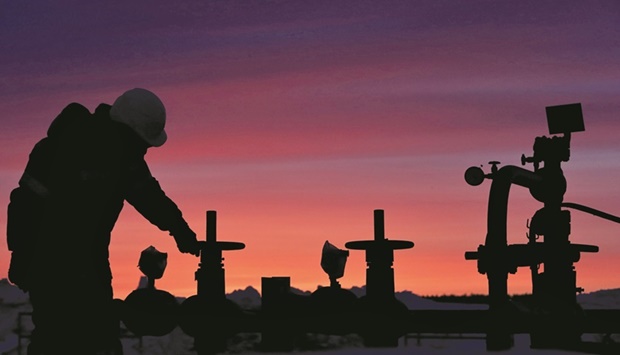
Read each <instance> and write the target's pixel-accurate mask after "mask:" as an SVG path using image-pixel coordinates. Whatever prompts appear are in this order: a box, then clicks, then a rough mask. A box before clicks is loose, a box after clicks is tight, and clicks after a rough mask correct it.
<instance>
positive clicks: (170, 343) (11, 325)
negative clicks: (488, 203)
mask: <svg viewBox="0 0 620 355" xmlns="http://www.w3.org/2000/svg"><path fill="white" fill-rule="evenodd" d="M352 291H353V292H354V293H356V294H357V295H358V296H359V295H360V294H362V293H363V292H364V290H363V289H361V288H354V289H353V290H352ZM228 297H229V298H230V299H231V300H233V301H235V302H236V303H238V304H240V305H241V306H242V307H244V308H250V307H257V306H258V305H259V304H260V294H259V293H258V291H257V290H255V289H253V288H251V287H248V288H246V289H245V290H236V291H234V292H232V293H231V294H229V295H228ZM397 297H398V298H399V299H400V300H401V301H402V302H403V303H405V304H406V305H407V306H408V307H409V308H410V309H486V308H487V307H486V306H485V305H475V304H474V305H464V304H457V303H440V302H435V301H432V300H428V299H425V298H422V297H419V296H417V295H415V294H413V293H411V292H408V291H405V292H398V293H397ZM578 300H579V302H580V303H581V305H582V306H583V307H584V308H587V309H613V308H620V289H613V290H601V291H597V292H592V293H589V294H584V295H580V296H578ZM29 310H30V305H29V303H28V297H27V295H25V294H24V293H23V292H21V291H20V290H19V289H17V288H16V287H14V286H12V285H11V284H9V283H8V281H7V280H0V354H2V355H5V354H6V355H16V354H17V335H16V333H15V330H16V326H17V316H18V314H19V312H27V311H29ZM27 326H28V324H27ZM317 337H318V338H317V339H318V341H322V342H324V343H325V344H326V345H327V344H329V346H331V347H336V348H334V349H329V350H320V351H300V353H303V354H306V355H319V354H320V355H352V354H361V355H375V354H376V355H378V354H388V355H390V354H393V355H399V354H438V355H452V354H459V355H467V354H481V353H486V348H485V342H484V340H483V339H450V340H445V339H426V338H423V339H420V340H418V339H416V338H415V337H410V338H407V339H405V338H402V339H401V340H400V345H399V347H397V348H378V349H373V348H364V347H362V346H361V341H360V339H359V338H357V337H356V336H354V335H353V336H349V337H344V338H343V337H336V336H326V335H325V336H320V335H317ZM238 338H239V339H243V340H242V341H239V342H238V344H237V345H235V346H231V348H230V350H229V353H230V354H262V355H264V354H265V353H261V352H258V351H255V350H253V346H254V345H255V344H256V343H257V341H258V335H256V334H242V335H239V337H238ZM239 339H237V340H239ZM315 340H316V339H315ZM253 344H254V345H253ZM192 345H193V339H192V338H191V337H188V336H187V335H185V334H184V333H183V332H182V331H181V330H180V329H179V328H176V329H175V330H174V331H173V332H172V333H170V334H168V335H167V336H164V337H143V339H142V346H141V347H140V341H139V339H137V338H123V346H124V351H125V355H145V354H146V355H160V354H161V355H164V354H166V355H195V354H196V353H195V351H193V350H192ZM270 354H274V355H277V354H283V353H270ZM497 354H501V355H504V354H505V355H516V354H534V355H536V354H540V355H569V354H572V355H575V354H576V353H574V352H568V351H559V350H532V349H530V348H529V336H527V335H517V336H515V346H514V347H513V348H512V349H510V350H508V351H502V352H498V353H497Z"/></svg>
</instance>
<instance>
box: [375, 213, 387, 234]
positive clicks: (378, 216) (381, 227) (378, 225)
mask: <svg viewBox="0 0 620 355" xmlns="http://www.w3.org/2000/svg"><path fill="white" fill-rule="evenodd" d="M374 213H375V216H374V217H375V218H374V221H375V240H383V239H385V224H384V218H383V210H375V211H374Z"/></svg>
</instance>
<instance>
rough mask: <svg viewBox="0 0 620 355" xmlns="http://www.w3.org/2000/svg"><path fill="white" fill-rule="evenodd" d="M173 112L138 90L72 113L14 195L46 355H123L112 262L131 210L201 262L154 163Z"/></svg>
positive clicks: (57, 124) (15, 273)
mask: <svg viewBox="0 0 620 355" xmlns="http://www.w3.org/2000/svg"><path fill="white" fill-rule="evenodd" d="M165 121H166V111H165V108H164V105H163V103H162V102H161V101H160V99H159V98H158V97H157V96H156V95H155V94H153V93H152V92H150V91H148V90H145V89H140V88H136V89H132V90H129V91H127V92H125V93H123V94H122V95H121V96H120V97H118V99H117V100H116V101H115V102H114V104H113V105H112V106H110V105H107V104H100V105H99V106H98V107H97V108H96V110H95V112H94V114H91V113H90V112H89V111H88V109H86V108H85V107H84V106H82V105H80V104H77V103H72V104H70V105H68V106H67V107H66V108H65V109H63V111H62V112H61V113H60V114H59V115H58V117H56V118H55V119H54V121H53V122H52V124H51V126H50V127H49V130H48V132H47V137H45V138H43V139H42V140H41V141H39V142H38V143H37V144H36V145H35V147H34V148H33V150H32V152H31V154H30V157H29V160H28V163H27V166H26V169H25V172H24V174H23V176H22V178H21V179H20V181H19V187H17V188H16V189H14V190H13V191H12V192H11V197H10V203H9V207H8V221H7V242H8V246H9V249H10V250H11V251H12V255H11V265H10V268H9V278H10V280H11V281H12V282H13V283H15V284H16V285H18V286H19V287H20V288H22V289H23V290H26V291H28V292H29V293H30V300H31V303H32V306H33V322H34V325H35V329H34V331H33V334H32V339H31V343H30V345H29V347H28V354H29V355H36V354H45V355H48V354H54V355H55V354H85V355H90V354H93V355H94V354H97V355H99V354H115V355H116V354H122V348H121V346H120V341H119V334H118V333H119V316H118V315H117V314H116V311H115V307H114V306H113V303H114V302H113V296H112V286H111V280H112V273H111V270H110V264H109V261H108V256H109V252H108V245H109V243H110V234H111V231H112V229H113V227H114V224H115V223H116V220H117V218H118V216H119V214H120V212H121V209H122V208H123V204H124V201H127V202H128V203H129V204H131V205H132V206H133V207H135V209H136V210H137V211H138V212H139V213H140V214H142V216H144V217H145V218H146V219H147V220H148V221H149V222H151V223H152V224H154V225H155V226H157V227H158V228H159V229H161V230H162V231H168V232H169V233H170V235H172V236H173V237H174V239H175V241H176V244H177V247H178V249H179V251H181V252H183V253H190V254H194V255H198V253H199V251H198V243H197V241H196V234H195V233H194V232H193V231H192V230H191V229H190V227H189V226H188V224H187V223H186V221H185V220H184V218H183V216H182V214H181V212H180V211H179V209H178V208H177V205H176V204H175V203H174V202H173V201H172V200H171V199H170V198H168V197H167V196H166V194H165V193H164V192H163V190H162V189H161V187H160V185H159V183H158V182H157V180H156V179H155V178H154V177H153V176H152V175H151V173H150V171H149V168H148V166H147V164H146V162H145V160H144V155H145V154H146V151H147V149H148V148H149V147H159V146H161V145H162V144H164V142H165V141H166V138H167V136H166V132H165V130H164V125H165Z"/></svg>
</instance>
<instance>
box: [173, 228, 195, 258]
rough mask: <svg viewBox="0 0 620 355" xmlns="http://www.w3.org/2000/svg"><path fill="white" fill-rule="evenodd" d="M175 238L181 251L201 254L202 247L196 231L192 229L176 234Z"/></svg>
mask: <svg viewBox="0 0 620 355" xmlns="http://www.w3.org/2000/svg"><path fill="white" fill-rule="evenodd" d="M174 240H175V241H176V242H177V248H178V249H179V251H180V252H181V253H186V254H192V255H194V256H199V255H200V247H199V244H198V241H197V240H196V233H194V232H192V231H191V230H190V231H188V232H187V233H183V234H181V235H175V236H174Z"/></svg>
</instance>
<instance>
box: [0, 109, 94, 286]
mask: <svg viewBox="0 0 620 355" xmlns="http://www.w3.org/2000/svg"><path fill="white" fill-rule="evenodd" d="M91 121H93V120H92V115H91V113H90V112H89V111H88V109H87V108H86V107H84V106H82V105H80V104H77V103H72V104H70V105H68V106H67V107H65V108H64V109H63V110H62V112H61V113H60V114H59V115H58V116H57V117H56V118H55V119H54V120H53V122H52V124H51V125H50V127H49V129H48V131H47V137H45V138H43V139H42V140H40V141H39V142H38V143H37V144H36V145H35V146H34V148H33V149H32V151H31V153H30V155H29V159H28V163H27V165H26V168H25V170H24V173H23V175H22V177H21V179H20V181H19V186H18V187H17V188H15V189H13V190H12V191H11V195H10V202H9V205H8V208H7V233H6V235H7V244H8V249H9V250H10V251H11V252H12V254H11V263H10V267H9V280H10V281H11V282H12V283H14V284H15V285H17V286H18V287H19V288H21V289H22V290H24V291H28V289H29V285H30V278H31V276H32V272H33V271H34V270H33V267H34V266H33V265H34V263H33V261H34V260H33V259H34V257H35V255H34V254H35V253H34V250H35V248H36V245H37V239H38V238H39V235H40V234H41V230H40V229H41V228H43V226H42V219H43V213H44V210H45V205H46V203H47V201H48V200H49V199H50V198H52V197H53V195H54V193H55V191H54V190H55V189H56V186H55V185H57V183H56V182H55V181H53V180H54V175H55V172H56V171H57V170H58V169H59V167H58V166H57V165H56V164H57V162H58V161H61V160H62V159H59V155H62V154H65V152H63V146H64V147H66V146H67V145H70V144H74V143H73V142H71V138H70V137H71V136H72V135H73V136H75V134H71V132H70V131H80V130H82V129H84V128H85V127H89V126H91ZM75 144H76V145H77V144H80V143H78V142H77V141H76V142H75ZM81 148H82V147H74V148H72V149H74V150H76V151H79V150H80V149H81ZM60 158H62V157H60ZM60 168H61V167H60Z"/></svg>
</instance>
